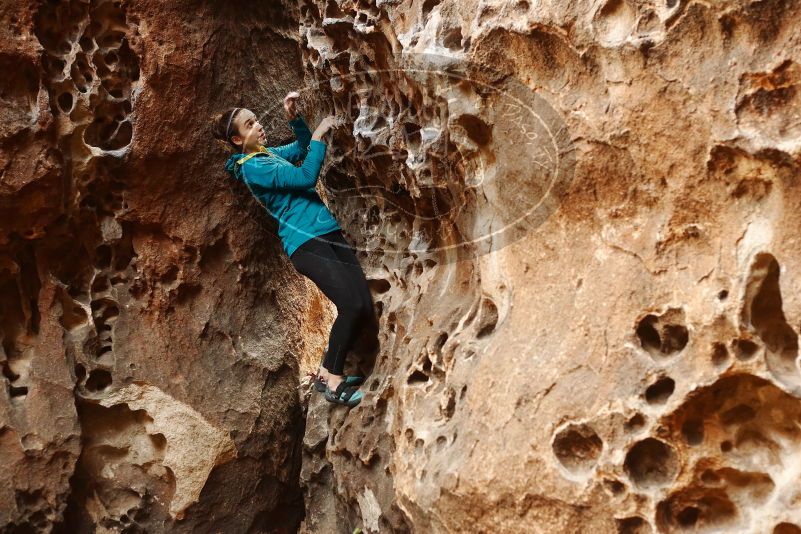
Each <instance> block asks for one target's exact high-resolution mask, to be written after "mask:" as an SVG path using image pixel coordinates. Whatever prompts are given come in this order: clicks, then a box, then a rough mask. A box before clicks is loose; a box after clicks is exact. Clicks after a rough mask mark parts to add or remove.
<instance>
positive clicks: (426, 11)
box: [422, 0, 442, 19]
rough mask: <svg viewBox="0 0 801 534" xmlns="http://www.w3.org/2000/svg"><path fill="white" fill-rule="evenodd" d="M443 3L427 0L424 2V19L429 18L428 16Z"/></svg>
mask: <svg viewBox="0 0 801 534" xmlns="http://www.w3.org/2000/svg"><path fill="white" fill-rule="evenodd" d="M441 1H442V0H426V1H425V2H423V9H422V11H423V18H424V19H425V18H426V17H428V14H429V13H431V10H432V9H434V8H435V7H437V6H438V5H439V3H440V2H441Z"/></svg>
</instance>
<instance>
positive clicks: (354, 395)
mask: <svg viewBox="0 0 801 534" xmlns="http://www.w3.org/2000/svg"><path fill="white" fill-rule="evenodd" d="M324 395H325V400H327V401H328V402H333V403H335V404H344V405H345V406H349V407H351V408H353V407H354V406H356V405H357V404H359V402H361V400H362V397H363V396H364V394H363V393H362V392H361V391H359V389H358V388H357V387H355V386H348V385H347V384H346V383H345V381H344V380H342V381H340V383H339V385H338V386H337V388H336V389H334V390H332V389H331V388H330V387H328V386H327V387H326V388H325V394H324Z"/></svg>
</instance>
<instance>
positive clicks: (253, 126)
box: [233, 109, 267, 151]
mask: <svg viewBox="0 0 801 534" xmlns="http://www.w3.org/2000/svg"><path fill="white" fill-rule="evenodd" d="M234 126H236V131H237V132H238V135H234V136H233V141H234V143H235V144H237V145H241V146H242V148H243V150H245V151H249V150H256V149H257V148H258V147H259V145H260V144H262V143H264V141H265V140H266V139H267V136H266V134H265V133H264V128H262V126H261V124H260V123H259V121H258V120H257V119H256V115H255V114H254V113H253V112H252V111H250V110H249V109H243V110H242V111H240V112H239V113H237V114H236V117H234Z"/></svg>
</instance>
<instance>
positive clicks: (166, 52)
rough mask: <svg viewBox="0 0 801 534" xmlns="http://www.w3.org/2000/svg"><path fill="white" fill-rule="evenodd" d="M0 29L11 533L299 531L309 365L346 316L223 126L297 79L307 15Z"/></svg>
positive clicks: (125, 13)
mask: <svg viewBox="0 0 801 534" xmlns="http://www.w3.org/2000/svg"><path fill="white" fill-rule="evenodd" d="M242 12H247V13H248V14H249V15H248V17H246V18H242V16H241V13H242ZM0 19H2V24H1V25H0V32H3V34H2V39H1V40H0V43H2V44H0V47H2V53H1V54H0V59H1V60H2V65H3V67H4V68H3V72H4V78H5V79H4V81H3V86H2V87H3V89H2V93H1V95H0V99H2V108H1V109H2V118H3V120H2V129H1V130H0V146H2V151H0V160H1V161H2V185H1V186H0V187H1V188H0V205H1V206H2V208H0V219H1V220H2V230H1V231H0V339H2V345H0V346H1V347H2V348H1V349H0V368H2V378H1V379H0V385H2V387H1V388H0V462H1V463H2V464H3V470H2V475H0V477H2V484H1V485H0V525H1V526H0V530H2V531H3V532H49V531H53V530H54V531H62V532H95V531H96V532H112V531H113V532H131V533H133V532H199V531H206V532H222V531H225V532H248V531H250V532H262V531H270V532H294V531H296V530H297V525H298V524H299V522H300V520H301V518H302V514H303V507H302V506H303V505H302V496H301V492H300V487H299V485H298V473H299V460H300V456H299V454H300V450H299V448H298V446H299V442H300V439H301V437H302V431H303V424H302V423H303V421H302V418H301V405H300V403H299V398H298V394H297V388H298V375H299V366H301V365H304V366H305V367H308V365H309V364H308V363H306V362H307V360H308V359H309V358H317V357H319V356H318V355H319V353H320V350H321V348H322V343H323V339H324V333H323V329H324V325H325V323H326V321H329V322H330V316H331V314H330V310H328V309H326V308H321V307H320V301H319V300H314V299H313V298H310V297H314V296H316V292H312V291H311V290H312V286H310V285H309V284H308V283H306V281H305V280H304V279H303V278H302V277H301V276H299V275H297V274H296V273H294V271H293V270H292V269H291V266H290V265H289V264H288V262H287V261H286V259H285V257H284V256H283V255H282V253H281V248H280V243H279V241H278V239H277V238H276V237H275V227H274V225H273V224H272V223H271V222H270V221H269V219H268V218H267V217H265V215H264V213H263V210H262V208H260V207H259V206H258V205H257V204H256V203H255V201H254V200H252V198H251V197H250V194H249V193H248V191H247V190H246V189H244V187H243V188H242V189H238V188H234V187H233V184H232V183H231V182H230V181H229V180H227V179H226V178H227V177H226V176H225V174H224V173H223V172H222V162H223V161H224V159H225V157H226V154H225V152H224V151H223V150H221V149H219V148H217V147H216V146H214V145H213V140H212V139H211V136H210V134H209V132H208V129H207V124H208V119H209V116H210V115H211V114H212V113H216V112H219V111H222V110H223V109H224V108H225V107H227V106H228V105H248V106H254V107H255V106H257V105H258V104H259V102H262V101H279V102H280V98H281V97H282V96H283V90H284V88H285V87H292V86H297V85H299V84H300V80H301V78H300V76H301V74H300V73H301V66H300V53H299V50H298V47H297V42H296V37H295V36H296V34H297V24H298V23H297V13H293V12H292V11H291V10H290V11H284V10H283V9H281V8H280V6H264V5H262V6H254V5H252V4H250V3H236V2H233V3H231V2H229V3H227V4H226V5H225V6H218V5H214V3H211V2H208V3H204V2H171V3H169V4H163V3H162V2H148V1H144V2H133V3H129V2H119V1H98V0H95V1H91V2H85V1H80V0H70V1H63V2H29V3H23V4H19V3H15V2H10V1H5V2H3V3H2V6H0ZM258 48H263V49H264V48H269V49H270V50H272V51H273V52H274V53H275V54H274V57H273V58H272V59H271V61H270V62H264V61H263V60H262V59H261V58H260V57H258V56H257V55H255V54H241V53H239V52H240V51H241V50H242V49H258ZM263 80H272V83H273V84H274V85H263V84H261V82H262V81H263ZM244 89H247V90H246V91H245V90H244ZM290 135H291V132H290V130H289V128H288V127H286V126H283V129H274V130H273V131H272V132H271V136H272V137H271V140H270V141H271V142H273V143H278V142H281V141H283V140H285V139H287V138H288V137H289V136H290ZM315 291H316V290H315ZM317 325H319V326H317Z"/></svg>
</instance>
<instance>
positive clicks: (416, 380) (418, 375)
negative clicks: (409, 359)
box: [406, 369, 428, 384]
mask: <svg viewBox="0 0 801 534" xmlns="http://www.w3.org/2000/svg"><path fill="white" fill-rule="evenodd" d="M406 382H407V383H409V384H420V383H423V382H428V375H427V374H425V373H424V372H423V371H421V370H419V369H416V370H415V371H414V372H413V373H412V374H410V375H409V378H408V379H407V380H406Z"/></svg>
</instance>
